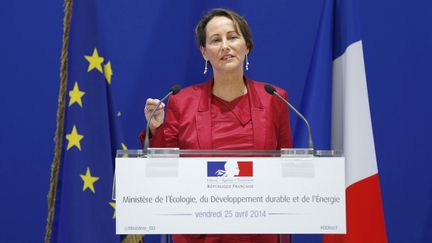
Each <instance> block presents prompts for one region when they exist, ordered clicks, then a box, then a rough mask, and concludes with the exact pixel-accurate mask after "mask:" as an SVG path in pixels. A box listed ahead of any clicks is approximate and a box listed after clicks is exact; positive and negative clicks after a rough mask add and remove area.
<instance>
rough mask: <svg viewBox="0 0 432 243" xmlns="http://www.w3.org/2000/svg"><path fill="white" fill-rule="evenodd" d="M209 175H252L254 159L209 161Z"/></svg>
mask: <svg viewBox="0 0 432 243" xmlns="http://www.w3.org/2000/svg"><path fill="white" fill-rule="evenodd" d="M207 176H208V177H252V176H253V162H252V161H237V162H236V161H207Z"/></svg>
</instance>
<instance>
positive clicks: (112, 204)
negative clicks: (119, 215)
mask: <svg viewBox="0 0 432 243" xmlns="http://www.w3.org/2000/svg"><path fill="white" fill-rule="evenodd" d="M109 205H111V207H113V208H114V215H113V219H115V218H116V203H115V202H109Z"/></svg>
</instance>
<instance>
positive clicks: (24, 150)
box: [0, 0, 432, 242]
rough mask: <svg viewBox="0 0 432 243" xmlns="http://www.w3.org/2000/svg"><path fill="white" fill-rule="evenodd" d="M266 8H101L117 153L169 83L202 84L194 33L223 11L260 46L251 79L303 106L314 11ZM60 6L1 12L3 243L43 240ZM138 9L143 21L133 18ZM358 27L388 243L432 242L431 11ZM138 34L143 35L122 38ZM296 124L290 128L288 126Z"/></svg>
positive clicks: (372, 10) (368, 5)
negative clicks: (202, 20)
mask: <svg viewBox="0 0 432 243" xmlns="http://www.w3.org/2000/svg"><path fill="white" fill-rule="evenodd" d="M102 2H103V3H104V4H101V3H102ZM269 4H270V3H269V2H264V1H250V0H249V1H247V0H244V1H228V0H227V1H153V2H143V1H127V2H124V3H121V4H119V3H116V2H115V1H101V2H100V3H99V4H98V7H97V11H96V12H95V13H97V17H98V19H100V21H103V23H104V24H103V25H101V26H99V27H100V30H101V32H103V35H102V36H101V37H100V38H102V39H104V40H107V41H106V42H104V43H105V44H104V45H105V46H104V47H103V48H102V49H105V50H114V51H112V52H110V53H109V56H110V60H111V61H112V65H113V73H114V74H113V77H112V86H111V87H112V88H113V89H115V90H118V92H120V93H122V98H121V99H119V100H118V101H117V108H118V111H120V112H121V113H122V118H123V121H122V126H123V129H122V130H123V132H124V138H125V144H127V146H128V147H129V148H137V147H138V146H139V145H138V140H137V134H138V133H139V131H140V130H141V129H142V127H143V126H144V125H145V119H144V116H143V115H142V113H143V112H142V109H143V104H144V102H145V98H146V97H148V96H154V97H160V96H162V95H164V93H165V92H166V90H167V89H169V87H170V86H171V85H172V84H174V83H180V84H182V85H183V86H186V85H189V84H192V83H198V82H202V81H205V80H206V79H207V78H208V77H210V76H209V75H207V76H205V75H203V74H202V71H203V67H204V62H203V60H202V58H201V57H200V53H199V51H198V50H197V48H196V46H195V43H194V40H193V28H194V25H195V23H196V22H197V21H198V19H199V16H200V15H202V14H203V13H204V12H205V11H206V10H208V9H210V8H212V7H219V6H220V7H229V8H232V9H234V10H236V11H238V12H240V13H242V15H244V16H245V17H246V19H247V20H248V22H249V24H250V26H251V28H252V31H253V37H254V42H255V47H256V48H255V49H254V50H253V51H252V53H251V55H250V56H249V61H250V62H251V65H250V70H249V71H248V72H247V75H248V76H249V77H251V78H253V79H256V80H260V81H266V82H270V83H273V84H275V85H278V86H281V87H283V88H284V89H286V90H287V91H288V92H289V95H290V99H291V101H292V103H293V104H294V105H296V106H298V107H299V106H300V101H301V97H302V94H303V92H304V90H303V88H304V82H305V79H306V74H307V69H308V67H309V63H310V59H311V54H312V48H313V42H314V38H315V35H316V32H317V28H318V20H319V15H320V11H321V7H322V1H295V0H290V1H272V2H271V5H269ZM62 5H63V2H61V1H60V2H53V3H49V4H48V3H47V4H41V3H40V2H33V1H16V2H5V3H3V4H2V7H1V8H0V27H1V28H0V31H1V35H0V36H1V38H0V43H1V45H0V74H1V78H0V79H1V90H2V92H1V95H0V104H2V110H1V113H0V114H1V120H0V122H1V123H0V129H1V130H0V146H1V148H2V150H1V151H2V152H3V153H2V155H1V157H0V180H1V188H2V194H1V195H2V196H1V201H0V205H1V209H2V220H1V229H2V230H1V233H0V242H41V241H42V240H43V237H44V231H45V224H46V216H47V201H46V197H47V193H48V189H49V177H50V169H51V168H50V166H51V161H52V158H53V151H54V143H53V137H54V131H55V122H56V109H57V99H58V88H59V81H58V80H59V78H58V77H59V66H60V52H61V45H62V43H61V36H62V27H63V8H62ZM136 9H140V10H141V11H138V14H133V15H132V14H129V13H130V12H132V10H134V13H136V12H137V11H136ZM360 16H361V28H362V32H363V38H362V39H363V44H364V51H365V63H366V72H367V78H368V88H369V97H370V105H371V112H372V121H373V127H374V133H375V142H376V150H377V158H378V167H379V173H380V179H381V187H382V193H383V203H384V211H385V218H386V223H387V231H388V238H389V241H390V242H431V241H432V240H431V239H432V177H431V176H429V171H430V170H431V169H432V165H431V162H432V156H431V154H430V153H428V150H429V147H430V144H431V143H430V142H429V141H430V137H431V136H432V129H431V128H430V124H432V118H431V115H432V109H431V108H430V107H429V104H430V97H429V90H430V89H431V87H432V77H431V75H430V73H429V70H430V68H431V67H432V61H431V59H430V57H431V56H432V28H430V22H431V21H432V17H430V16H432V2H430V1H416V2H415V3H414V2H412V3H410V4H408V3H407V2H406V1H401V0H396V1H379V2H376V1H372V0H364V1H360ZM137 31H139V32H142V33H143V34H142V35H138V36H139V37H138V38H130V36H135V35H133V34H134V32H137ZM80 38H85V36H82V37H79V36H78V37H77V39H76V40H75V41H76V43H79V42H80ZM92 50H93V47H91V48H89V51H88V53H85V55H91V52H92ZM135 57H137V58H135ZM83 61H85V59H83ZM117 70H122V71H121V72H117ZM123 70H129V71H130V72H126V71H123ZM137 74H139V75H137ZM132 85H133V86H132ZM428 101H429V102H428ZM292 125H293V127H295V126H296V119H292ZM296 238H297V239H298V240H297V241H296V242H318V238H319V237H316V236H301V237H296Z"/></svg>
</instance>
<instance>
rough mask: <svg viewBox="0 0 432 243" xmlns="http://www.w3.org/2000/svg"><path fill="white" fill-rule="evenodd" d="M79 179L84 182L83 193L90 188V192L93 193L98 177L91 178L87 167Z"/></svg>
mask: <svg viewBox="0 0 432 243" xmlns="http://www.w3.org/2000/svg"><path fill="white" fill-rule="evenodd" d="M80 176H81V179H82V180H83V181H84V186H83V191H85V190H86V189H87V188H90V190H91V191H92V192H93V193H95V189H94V183H95V182H96V181H97V180H99V177H95V176H92V175H91V173H90V168H89V167H87V171H86V174H85V175H81V174H80Z"/></svg>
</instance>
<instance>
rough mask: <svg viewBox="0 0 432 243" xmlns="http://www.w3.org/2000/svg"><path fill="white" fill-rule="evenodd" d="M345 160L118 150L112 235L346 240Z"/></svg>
mask: <svg viewBox="0 0 432 243" xmlns="http://www.w3.org/2000/svg"><path fill="white" fill-rule="evenodd" d="M344 163H345V159H344V157H343V156H342V155H340V154H337V153H335V152H333V151H313V150H308V149H282V150H280V151H273V150H271V151H264V150H246V151H245V150H242V151H238V150H179V149H170V148H169V149H166V148H164V149H157V148H152V149H149V150H148V151H147V153H143V151H142V150H119V151H117V157H116V166H115V183H114V184H115V190H114V192H113V196H114V197H115V200H116V232H117V234H237V233H238V234H248V233H251V234H252V233H253V234H296V233H304V234H310V233H319V234H344V233H345V232H346V216H345V168H344Z"/></svg>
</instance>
